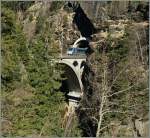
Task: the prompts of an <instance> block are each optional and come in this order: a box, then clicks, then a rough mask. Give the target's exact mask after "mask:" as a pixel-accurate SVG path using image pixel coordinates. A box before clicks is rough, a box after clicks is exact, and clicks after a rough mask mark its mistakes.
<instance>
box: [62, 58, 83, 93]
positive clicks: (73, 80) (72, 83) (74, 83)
mask: <svg viewBox="0 0 150 138" xmlns="http://www.w3.org/2000/svg"><path fill="white" fill-rule="evenodd" d="M59 63H60V64H62V65H64V66H65V72H64V75H65V77H66V78H67V79H66V83H67V86H66V87H68V91H69V92H72V91H74V92H81V93H82V89H83V84H82V82H81V76H80V74H79V73H78V72H79V71H78V68H76V67H75V66H74V65H73V63H72V62H69V61H63V60H62V61H61V62H59ZM78 66H79V65H78Z"/></svg>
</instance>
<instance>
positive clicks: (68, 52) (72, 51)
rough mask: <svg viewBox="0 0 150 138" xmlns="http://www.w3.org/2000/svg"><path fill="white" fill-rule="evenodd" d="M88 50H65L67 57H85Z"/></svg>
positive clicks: (73, 48)
mask: <svg viewBox="0 0 150 138" xmlns="http://www.w3.org/2000/svg"><path fill="white" fill-rule="evenodd" d="M87 50H88V48H87V47H86V48H76V47H72V48H69V49H68V50H67V55H86V52H87Z"/></svg>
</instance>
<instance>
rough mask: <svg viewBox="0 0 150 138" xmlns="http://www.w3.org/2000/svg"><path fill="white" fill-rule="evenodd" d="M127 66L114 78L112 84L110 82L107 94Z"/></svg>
mask: <svg viewBox="0 0 150 138" xmlns="http://www.w3.org/2000/svg"><path fill="white" fill-rule="evenodd" d="M128 66H129V64H127V65H126V66H125V67H124V68H123V69H122V70H121V71H120V72H119V73H118V75H117V76H116V78H115V79H114V80H113V82H112V84H111V86H110V88H109V90H108V91H109V92H110V91H111V88H112V86H113V85H114V83H115V82H116V81H117V79H118V77H119V76H120V75H121V74H122V73H123V71H124V70H125V69H126V68H127V67H128Z"/></svg>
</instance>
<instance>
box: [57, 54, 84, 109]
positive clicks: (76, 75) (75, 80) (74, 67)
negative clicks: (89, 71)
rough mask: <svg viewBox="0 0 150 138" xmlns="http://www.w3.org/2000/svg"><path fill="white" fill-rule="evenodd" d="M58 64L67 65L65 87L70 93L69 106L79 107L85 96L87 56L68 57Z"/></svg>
mask: <svg viewBox="0 0 150 138" xmlns="http://www.w3.org/2000/svg"><path fill="white" fill-rule="evenodd" d="M57 63H59V64H63V65H65V76H66V78H67V80H66V81H65V84H66V85H65V86H64V87H66V89H67V91H68V93H67V96H68V99H69V106H70V105H71V106H78V102H79V100H80V99H81V97H82V95H83V89H84V87H83V83H82V81H81V79H82V73H83V70H84V65H85V63H86V55H85V56H77V55H75V56H73V55H66V56H62V57H60V58H59V59H58V61H57Z"/></svg>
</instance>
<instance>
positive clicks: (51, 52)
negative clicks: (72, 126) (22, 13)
mask: <svg viewBox="0 0 150 138" xmlns="http://www.w3.org/2000/svg"><path fill="white" fill-rule="evenodd" d="M9 4H10V3H9V2H4V3H3V4H2V59H3V60H2V96H3V103H2V104H3V106H4V107H3V110H2V113H3V120H5V121H4V122H3V123H2V127H3V136H28V135H46V136H47V135H50V136H62V135H63V129H62V128H61V119H62V118H61V116H60V112H61V110H62V109H63V108H64V107H63V105H64V95H63V93H61V92H60V91H59V88H60V86H61V73H62V72H61V70H60V68H59V67H58V66H57V65H56V63H54V59H55V57H56V56H57V55H58V47H57V45H56V44H55V45H54V46H53V44H54V40H53V38H52V35H51V33H53V32H52V31H51V30H49V31H46V29H49V28H44V29H43V31H41V32H40V33H39V34H36V36H35V37H34V39H33V40H32V41H31V42H30V43H27V40H26V38H25V35H24V32H23V30H22V27H21V25H20V24H19V23H17V22H16V11H15V10H16V9H15V10H14V9H13V7H15V8H17V6H16V4H17V5H18V4H19V3H17V2H16V3H11V5H9ZM28 4H29V5H30V3H28ZM28 4H27V5H28ZM29 5H28V6H29ZM28 6H27V7H28ZM25 9H26V8H25ZM25 9H24V8H23V9H22V10H25ZM43 24H45V23H44V20H43ZM43 26H44V25H43ZM44 31H45V32H46V33H44ZM43 34H44V35H45V36H44V35H43ZM45 37H47V39H48V40H49V41H48V43H46V42H45ZM55 46H56V47H55ZM8 122H10V123H9V125H8Z"/></svg>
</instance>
